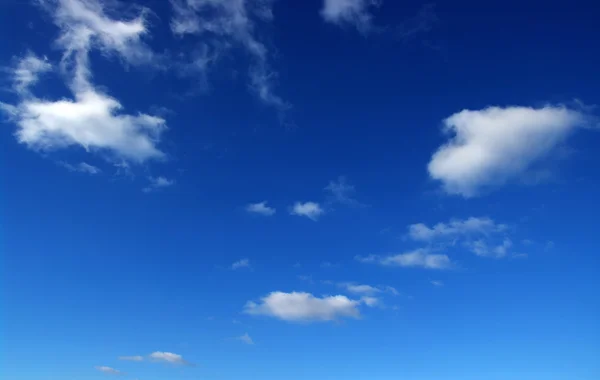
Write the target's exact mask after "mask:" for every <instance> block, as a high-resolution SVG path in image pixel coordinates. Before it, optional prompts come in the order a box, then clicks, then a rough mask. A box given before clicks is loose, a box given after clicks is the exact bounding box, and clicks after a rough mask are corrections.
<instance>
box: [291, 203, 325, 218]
mask: <svg viewBox="0 0 600 380" xmlns="http://www.w3.org/2000/svg"><path fill="white" fill-rule="evenodd" d="M324 213H325V210H323V209H322V208H321V205H319V204H318V203H316V202H304V203H302V202H296V203H294V205H293V206H292V210H291V211H290V214H292V215H297V216H305V217H307V218H309V219H311V220H314V221H317V220H318V219H319V217H320V216H321V215H323V214H324Z"/></svg>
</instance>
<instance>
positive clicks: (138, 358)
mask: <svg viewBox="0 0 600 380" xmlns="http://www.w3.org/2000/svg"><path fill="white" fill-rule="evenodd" d="M119 360H124V361H130V362H142V361H144V357H143V356H140V355H135V356H119Z"/></svg>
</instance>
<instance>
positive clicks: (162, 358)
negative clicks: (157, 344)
mask: <svg viewBox="0 0 600 380" xmlns="http://www.w3.org/2000/svg"><path fill="white" fill-rule="evenodd" d="M149 356H150V359H151V360H153V361H156V362H164V363H171V364H181V365H189V364H190V363H189V362H188V361H186V360H184V359H183V357H182V356H181V355H178V354H174V353H172V352H161V351H156V352H153V353H151V354H150V355H149Z"/></svg>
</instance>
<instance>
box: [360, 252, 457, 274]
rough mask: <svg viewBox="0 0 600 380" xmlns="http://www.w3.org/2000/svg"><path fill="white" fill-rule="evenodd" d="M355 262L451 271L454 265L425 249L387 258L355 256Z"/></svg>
mask: <svg viewBox="0 0 600 380" xmlns="http://www.w3.org/2000/svg"><path fill="white" fill-rule="evenodd" d="M356 260H358V261H360V262H363V263H374V264H379V265H384V266H396V267H418V268H425V269H438V270H442V269H451V268H453V267H454V264H453V263H452V261H451V260H450V258H449V257H448V255H445V254H439V253H430V252H429V251H428V250H427V249H416V250H414V251H411V252H406V253H400V254H396V255H389V256H378V255H370V256H366V257H362V256H357V257H356Z"/></svg>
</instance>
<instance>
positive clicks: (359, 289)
mask: <svg viewBox="0 0 600 380" xmlns="http://www.w3.org/2000/svg"><path fill="white" fill-rule="evenodd" d="M340 286H342V287H343V288H344V289H346V290H347V291H348V292H350V293H354V294H376V293H380V292H381V289H379V288H376V287H374V286H371V285H364V284H353V283H347V282H345V283H341V284H340Z"/></svg>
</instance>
